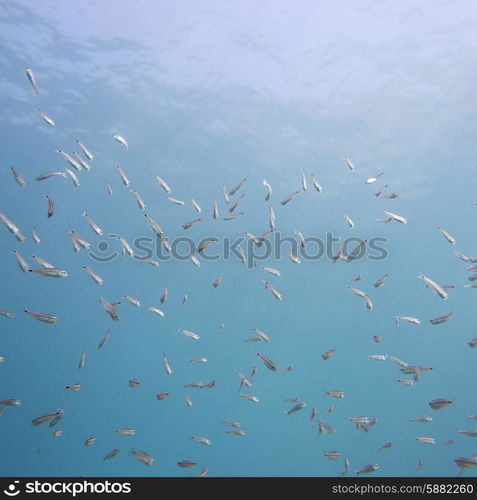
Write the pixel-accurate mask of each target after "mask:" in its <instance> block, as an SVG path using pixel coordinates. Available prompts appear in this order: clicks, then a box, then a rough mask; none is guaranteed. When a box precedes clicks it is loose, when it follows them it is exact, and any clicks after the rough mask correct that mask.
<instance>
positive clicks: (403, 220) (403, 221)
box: [382, 210, 407, 224]
mask: <svg viewBox="0 0 477 500" xmlns="http://www.w3.org/2000/svg"><path fill="white" fill-rule="evenodd" d="M382 213H383V214H385V215H387V216H388V217H389V219H391V220H395V221H396V222H400V223H401V224H407V219H406V218H405V217H401V216H400V215H397V214H394V213H392V212H387V211H386V210H382Z"/></svg>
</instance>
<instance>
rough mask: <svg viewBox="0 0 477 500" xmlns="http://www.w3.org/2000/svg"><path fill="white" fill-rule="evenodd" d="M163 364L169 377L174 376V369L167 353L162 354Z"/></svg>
mask: <svg viewBox="0 0 477 500" xmlns="http://www.w3.org/2000/svg"><path fill="white" fill-rule="evenodd" d="M162 362H163V364H164V369H165V370H166V373H167V375H169V376H170V375H172V368H171V365H170V364H169V360H168V359H167V356H166V353H165V352H163V353H162Z"/></svg>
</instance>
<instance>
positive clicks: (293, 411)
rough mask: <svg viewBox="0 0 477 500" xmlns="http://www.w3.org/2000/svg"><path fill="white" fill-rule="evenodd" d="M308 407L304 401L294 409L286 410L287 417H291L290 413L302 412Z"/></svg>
mask: <svg viewBox="0 0 477 500" xmlns="http://www.w3.org/2000/svg"><path fill="white" fill-rule="evenodd" d="M305 406H306V403H305V402H304V401H302V402H300V403H297V404H296V405H295V406H294V407H293V408H290V409H289V410H286V411H285V413H286V414H287V415H290V413H295V412H297V411H299V410H302V409H303V408H305Z"/></svg>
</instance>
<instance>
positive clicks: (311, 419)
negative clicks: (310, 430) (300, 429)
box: [310, 407, 318, 423]
mask: <svg viewBox="0 0 477 500" xmlns="http://www.w3.org/2000/svg"><path fill="white" fill-rule="evenodd" d="M317 413H318V410H317V409H316V408H315V407H313V408H312V409H311V415H310V423H312V422H313V420H315V417H316V415H317Z"/></svg>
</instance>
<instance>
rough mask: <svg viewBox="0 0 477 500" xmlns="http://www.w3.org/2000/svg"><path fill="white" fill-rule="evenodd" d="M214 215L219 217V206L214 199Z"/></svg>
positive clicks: (215, 217)
mask: <svg viewBox="0 0 477 500" xmlns="http://www.w3.org/2000/svg"><path fill="white" fill-rule="evenodd" d="M212 217H213V218H214V219H215V220H218V219H219V206H218V205H217V200H215V201H214V209H213V211H212Z"/></svg>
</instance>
